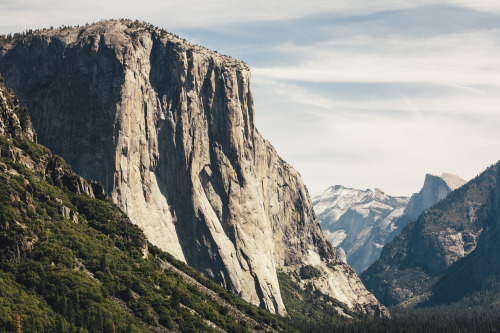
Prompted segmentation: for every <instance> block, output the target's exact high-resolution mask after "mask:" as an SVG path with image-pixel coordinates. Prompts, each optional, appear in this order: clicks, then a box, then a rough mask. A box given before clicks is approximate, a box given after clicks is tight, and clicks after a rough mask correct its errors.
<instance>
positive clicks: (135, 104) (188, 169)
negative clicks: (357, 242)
mask: <svg viewBox="0 0 500 333" xmlns="http://www.w3.org/2000/svg"><path fill="white" fill-rule="evenodd" d="M0 72H1V73H2V75H3V76H4V77H5V79H6V82H7V83H8V84H9V85H11V86H12V87H14V88H15V89H16V92H18V94H19V95H20V96H21V97H22V100H23V101H24V102H25V103H26V104H27V105H28V106H29V107H30V112H31V115H32V119H33V124H34V125H35V128H36V129H37V133H38V136H39V140H40V141H41V142H42V143H45V144H47V145H48V146H49V147H51V149H52V150H53V151H54V152H56V153H58V154H60V155H61V156H63V157H64V158H65V159H66V160H67V161H68V162H69V163H70V164H71V165H72V166H73V167H74V168H75V170H77V171H78V172H80V173H81V174H82V175H83V176H84V177H85V178H87V179H97V180H98V181H100V182H101V183H102V184H103V185H104V187H105V189H106V190H107V191H108V192H109V193H110V194H111V197H112V198H113V201H114V202H115V203H117V204H118V205H119V206H120V207H121V208H122V209H123V210H124V211H126V212H127V214H128V215H129V216H130V218H131V220H132V221H133V222H134V223H136V224H138V225H140V226H141V227H142V228H143V230H145V233H146V235H147V236H148V238H149V239H150V240H151V241H152V242H153V243H154V244H155V245H158V246H159V247H161V248H162V249H164V250H167V251H169V252H171V253H173V254H174V255H175V256H176V257H177V258H179V259H181V260H185V261H187V262H188V263H189V264H191V265H192V266H194V267H195V268H197V269H199V270H200V271H201V272H203V273H204V274H206V275H207V276H209V277H211V278H213V279H214V280H216V281H217V282H219V283H221V284H223V285H225V286H226V287H228V288H232V289H234V290H235V291H236V292H237V293H238V294H239V295H241V296H242V297H243V298H244V299H246V300H248V301H250V302H251V303H253V304H256V305H260V306H261V307H263V308H266V309H268V310H269V311H271V312H276V313H280V314H286V309H285V307H284V305H283V302H282V299H281V296H280V290H279V283H278V278H277V273H276V272H277V271H280V270H284V271H290V270H291V271H298V270H300V268H301V267H303V266H305V265H315V266H317V267H318V269H320V270H321V271H322V272H323V274H324V277H325V279H323V280H321V279H316V280H314V279H313V281H312V282H313V284H314V285H315V286H316V287H317V288H322V291H324V292H325V293H326V294H328V295H332V296H334V297H337V298H339V299H342V300H343V301H344V302H346V304H348V306H349V307H350V308H352V309H355V310H357V311H364V312H368V313H372V314H379V315H380V314H382V315H383V314H384V313H387V310H385V308H383V307H381V306H380V305H378V303H377V301H376V299H375V298H374V297H373V296H372V295H371V294H369V293H368V292H366V290H365V288H364V287H363V285H362V283H361V281H360V280H359V278H358V277H357V275H355V274H354V275H353V274H351V273H350V272H349V268H348V267H344V266H342V265H340V266H338V269H337V270H336V271H335V272H333V271H332V270H331V269H330V268H328V263H333V264H335V263H336V262H337V259H336V254H335V251H334V249H333V247H332V246H331V245H330V244H329V242H328V241H327V240H326V238H325V237H324V235H323V233H322V232H321V229H320V227H319V224H318V223H317V220H316V217H315V215H314V211H313V209H312V205H311V202H310V199H309V195H308V192H307V189H306V187H305V185H304V184H303V182H302V180H301V179H300V175H299V174H298V173H297V172H296V171H295V170H294V169H293V168H292V167H291V166H290V165H288V164H287V163H286V162H284V161H283V160H282V159H281V158H280V157H279V156H278V155H277V153H276V151H275V150H274V148H273V147H272V145H271V144H269V143H268V142H267V141H266V140H264V139H263V138H262V137H261V136H260V134H259V133H258V131H257V130H256V128H255V123H254V117H255V111H254V108H253V96H252V94H251V90H250V72H249V68H248V65H246V64H244V63H241V62H238V61H236V60H234V59H232V58H229V57H227V56H221V55H219V54H216V53H213V52H209V51H207V50H206V49H204V48H200V47H196V46H192V44H188V43H184V42H183V41H182V40H181V39H179V38H178V37H175V36H173V35H171V34H167V33H164V32H162V31H159V30H158V29H156V28H154V27H152V26H150V25H147V24H143V23H137V22H133V21H129V20H112V21H103V22H100V23H97V24H94V25H91V26H89V27H81V28H67V29H63V30H61V31H51V32H50V33H49V34H48V35H45V32H43V31H42V32H36V33H35V34H33V35H30V36H27V37H24V38H21V39H19V40H18V41H16V42H14V43H11V44H8V45H7V46H6V47H4V48H3V49H2V55H1V56H0ZM74 147H78V150H75V149H74ZM334 275H336V276H337V277H340V278H341V279H342V286H341V287H340V288H339V286H338V284H336V283H335V282H334V280H332V279H333V276H334ZM320 280H321V281H320Z"/></svg>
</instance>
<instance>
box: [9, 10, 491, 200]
mask: <svg viewBox="0 0 500 333" xmlns="http://www.w3.org/2000/svg"><path fill="white" fill-rule="evenodd" d="M121 17H125V18H132V19H139V20H142V21H148V22H151V23H153V24H155V25H157V26H160V27H162V28H165V29H167V30H169V31H172V32H175V33H177V34H179V35H181V36H183V37H186V38H188V39H190V40H192V41H193V42H196V43H199V44H203V45H205V46H206V47H209V48H211V49H216V50H218V51H220V52H222V53H225V54H230V55H232V56H233V57H236V58H239V59H242V60H244V61H246V62H247V63H249V64H250V65H251V66H252V68H253V69H252V73H253V74H252V84H253V89H254V96H255V106H256V119H257V126H258V128H259V131H260V132H261V133H263V135H264V136H265V137H266V138H268V139H269V140H270V141H271V142H272V143H273V145H275V147H276V148H277V150H278V152H279V153H280V154H281V155H282V156H283V157H284V158H285V159H286V160H287V161H288V162H290V163H291V164H292V165H294V166H295V167H296V169H297V170H298V171H299V172H301V174H302V176H303V177H304V180H305V182H306V184H307V185H308V187H309V188H310V190H311V191H312V192H315V191H318V190H320V189H322V188H323V187H326V186H329V185H333V184H343V185H347V186H352V187H359V188H366V187H379V188H382V189H383V190H385V191H387V192H390V193H392V194H411V193H412V192H414V191H417V190H418V188H419V186H421V183H422V182H423V177H424V174H425V173H426V172H432V173H440V172H442V171H448V172H454V173H457V174H459V175H460V176H462V177H466V178H467V177H469V178H470V177H473V176H474V175H476V174H477V173H479V172H480V171H481V170H482V169H484V168H485V167H486V166H487V165H489V164H490V163H492V162H494V161H496V160H497V159H498V158H500V155H498V152H499V151H500V149H499V148H500V135H498V133H500V127H499V126H500V110H499V107H498V106H499V105H500V58H499V57H498V54H500V2H499V1H497V0H476V1H470V0H406V1H402V0H379V1H372V0H356V1H352V0H339V1H331V0H311V1H307V2H306V1H303V0H300V1H299V0H276V1H264V0H256V1H240V0H237V1H227V0H214V1H201V0H186V1H174V0H166V1H165V0H162V1H160V0H144V1H141V2H137V1H132V0H121V1H117V0H111V1H96V0H89V1H85V2H82V1H74V0H64V1H63V0H47V1H44V2H43V3H42V2H40V1H35V0H15V1H14V0H3V1H1V2H0V33H8V32H16V31H22V30H24V29H26V28H38V27H48V26H58V25H62V24H65V25H76V24H84V23H85V22H92V21H97V20H100V19H106V18H121Z"/></svg>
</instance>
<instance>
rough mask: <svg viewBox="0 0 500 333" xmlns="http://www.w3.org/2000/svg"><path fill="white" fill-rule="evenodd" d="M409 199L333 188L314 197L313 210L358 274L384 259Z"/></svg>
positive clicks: (376, 192) (328, 234)
mask: <svg viewBox="0 0 500 333" xmlns="http://www.w3.org/2000/svg"><path fill="white" fill-rule="evenodd" d="M408 200H409V198H405V197H391V196H389V195H387V194H385V193H384V192H382V191H381V190H379V189H375V190H366V191H362V190H356V189H351V188H347V187H344V186H340V185H337V186H332V187H330V188H328V189H327V190H325V191H323V192H320V193H318V194H316V195H314V196H313V197H312V201H313V206H314V210H315V212H316V214H317V215H318V220H319V221H320V222H321V227H322V229H323V230H324V231H325V234H326V236H327V238H328V239H329V240H330V241H331V242H332V244H333V246H334V247H336V248H337V249H338V251H341V252H344V253H345V255H346V259H347V263H348V264H349V265H350V266H352V267H353V268H354V269H355V270H356V271H357V272H358V273H361V272H363V271H364V270H365V269H367V268H368V267H369V266H370V265H371V264H372V263H373V262H374V261H375V260H377V258H378V257H379V255H380V252H381V251H382V247H383V246H384V245H385V244H386V243H387V242H388V239H389V238H392V237H391V236H392V235H393V233H394V232H395V231H396V230H397V226H396V225H395V223H394V222H395V221H397V219H398V218H399V217H401V215H402V214H403V211H404V209H405V207H406V205H407V204H408Z"/></svg>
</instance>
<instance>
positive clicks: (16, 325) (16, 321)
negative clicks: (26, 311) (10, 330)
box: [14, 313, 23, 333]
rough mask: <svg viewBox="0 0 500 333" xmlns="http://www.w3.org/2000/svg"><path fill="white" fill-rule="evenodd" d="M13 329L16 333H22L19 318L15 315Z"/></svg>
mask: <svg viewBox="0 0 500 333" xmlns="http://www.w3.org/2000/svg"><path fill="white" fill-rule="evenodd" d="M14 329H15V332H16V333H22V332H23V330H22V325H21V316H20V315H19V313H18V314H16V317H15V318H14Z"/></svg>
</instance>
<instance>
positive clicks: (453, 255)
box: [362, 164, 498, 306]
mask: <svg viewBox="0 0 500 333" xmlns="http://www.w3.org/2000/svg"><path fill="white" fill-rule="evenodd" d="M497 170H498V164H497V165H494V166H492V167H490V168H488V169H487V170H486V171H484V172H483V173H481V175H479V176H478V177H476V178H475V179H473V180H471V181H470V182H468V183H467V184H465V185H463V186H461V187H459V188H458V189H456V190H455V191H453V192H451V193H449V194H448V195H447V196H446V198H445V199H443V200H441V201H439V202H438V203H436V204H435V205H433V206H432V207H430V208H428V209H427V210H425V211H424V212H423V213H422V214H420V216H419V217H418V218H417V219H416V220H413V221H411V222H409V223H408V224H407V225H406V227H405V228H404V229H403V230H402V232H401V234H400V235H399V236H396V237H395V238H394V239H393V240H392V241H391V242H390V243H388V244H387V245H386V246H385V247H384V249H383V250H382V253H381V255H380V258H379V259H378V260H377V261H376V262H375V263H374V264H373V265H372V266H370V268H368V269H367V270H366V271H365V272H363V274H362V279H363V282H364V283H365V285H366V286H367V288H368V289H369V290H370V291H372V292H373V293H374V294H375V295H376V296H377V297H378V298H379V299H381V301H382V302H383V303H384V304H387V305H397V304H404V305H408V306H409V305H412V306H414V305H418V304H423V303H424V302H426V301H427V300H432V299H434V298H435V296H433V295H437V294H439V293H441V291H437V290H436V288H438V286H439V285H440V284H442V283H441V282H440V281H441V280H442V278H443V276H446V275H447V274H451V272H452V271H453V267H454V266H455V264H456V263H458V262H460V261H462V260H466V259H467V258H469V255H470V254H471V253H472V252H475V249H476V247H478V246H479V245H478V244H479V240H480V239H482V238H484V237H485V236H484V235H483V233H484V229H485V226H487V225H488V219H487V214H486V211H487V209H486V207H487V206H488V197H489V196H490V192H491V191H492V189H493V188H495V186H496V185H495V184H496V178H497ZM486 257H487V256H486ZM472 271H473V270H471V271H468V274H467V275H470V274H471V272H472ZM453 285H454V286H456V285H455V284H453ZM448 286H452V284H448ZM438 289H441V287H439V288H438ZM450 292H451V293H458V292H460V288H456V290H454V291H453V290H452V291H450ZM449 294H450V293H448V296H449ZM433 302H434V301H433Z"/></svg>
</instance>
